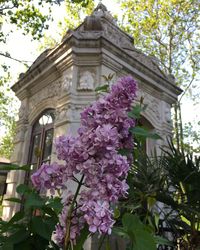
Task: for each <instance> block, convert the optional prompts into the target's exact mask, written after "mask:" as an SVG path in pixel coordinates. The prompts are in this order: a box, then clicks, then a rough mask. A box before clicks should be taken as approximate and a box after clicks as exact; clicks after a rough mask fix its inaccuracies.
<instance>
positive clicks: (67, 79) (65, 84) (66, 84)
mask: <svg viewBox="0 0 200 250" xmlns="http://www.w3.org/2000/svg"><path fill="white" fill-rule="evenodd" d="M71 86H72V74H71V72H69V71H66V72H65V73H64V74H63V77H62V93H65V92H68V91H69V90H70V87H71Z"/></svg>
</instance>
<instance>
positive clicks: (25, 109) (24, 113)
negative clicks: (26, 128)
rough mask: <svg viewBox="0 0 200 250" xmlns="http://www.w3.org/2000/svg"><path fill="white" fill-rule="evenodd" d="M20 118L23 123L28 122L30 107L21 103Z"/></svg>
mask: <svg viewBox="0 0 200 250" xmlns="http://www.w3.org/2000/svg"><path fill="white" fill-rule="evenodd" d="M18 116H19V120H21V121H22V122H27V120H28V106H27V104H26V103H24V102H21V106H20V108H19V113H18Z"/></svg>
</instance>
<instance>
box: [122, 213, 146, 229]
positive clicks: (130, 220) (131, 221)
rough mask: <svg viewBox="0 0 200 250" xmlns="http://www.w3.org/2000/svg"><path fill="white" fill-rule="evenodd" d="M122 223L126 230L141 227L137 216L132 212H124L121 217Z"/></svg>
mask: <svg viewBox="0 0 200 250" xmlns="http://www.w3.org/2000/svg"><path fill="white" fill-rule="evenodd" d="M122 225H123V227H124V228H125V229H126V230H127V231H134V230H135V229H141V228H142V223H141V221H140V220H139V218H138V216H136V215H134V214H129V213H126V214H125V215H124V216H123V218H122Z"/></svg>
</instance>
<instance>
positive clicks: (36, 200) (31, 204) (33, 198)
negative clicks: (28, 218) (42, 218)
mask: <svg viewBox="0 0 200 250" xmlns="http://www.w3.org/2000/svg"><path fill="white" fill-rule="evenodd" d="M44 205H45V200H44V199H42V197H40V195H39V194H38V193H30V194H29V195H28V196H27V197H26V200H25V204H24V207H25V209H29V208H41V207H43V206H44Z"/></svg>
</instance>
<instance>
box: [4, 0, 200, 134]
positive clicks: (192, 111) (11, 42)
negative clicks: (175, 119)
mask: <svg viewBox="0 0 200 250" xmlns="http://www.w3.org/2000/svg"><path fill="white" fill-rule="evenodd" d="M96 2H97V3H98V2H99V1H96ZM116 2H117V1H108V0H102V3H103V4H104V5H106V7H107V9H108V10H109V11H111V13H112V14H115V13H119V8H117V3H116ZM52 14H53V18H54V22H53V23H51V24H50V28H49V30H48V31H47V32H46V34H47V35H48V34H50V35H52V36H57V32H58V29H57V24H58V22H59V21H62V20H63V18H64V16H65V9H64V7H62V6H57V7H54V8H53V12H52ZM3 28H4V29H6V30H9V29H10V27H9V26H4V27H3ZM40 43H41V42H39V41H34V40H32V39H31V36H30V35H26V36H24V35H22V33H21V31H19V30H15V31H14V32H13V33H12V34H11V35H10V36H9V38H8V41H7V44H6V45H4V46H5V47H4V49H7V51H9V52H10V54H11V55H12V57H14V58H17V59H20V60H25V61H29V62H30V63H29V65H30V64H31V62H33V61H34V60H35V59H36V58H37V57H38V56H39V54H40V53H41V52H42V51H39V47H40ZM0 60H2V58H1V57H0ZM3 60H4V59H3ZM4 61H5V62H6V63H7V64H9V65H10V67H11V70H12V77H13V80H12V82H11V83H10V84H11V85H13V84H14V83H15V82H16V81H17V79H18V75H19V73H21V72H25V71H26V68H25V66H24V65H23V64H20V63H17V62H14V61H11V60H9V59H5V60H4ZM0 63H1V62H0ZM0 73H1V72H0ZM15 105H17V106H18V107H19V105H20V103H19V102H16V103H15ZM199 110H200V105H196V106H194V105H193V103H192V102H190V101H189V98H183V105H182V118H183V122H184V123H185V122H187V121H191V122H192V121H194V120H195V121H197V120H200V112H199ZM3 133H4V129H3V128H1V129H0V137H1V136H2V134H3Z"/></svg>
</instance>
